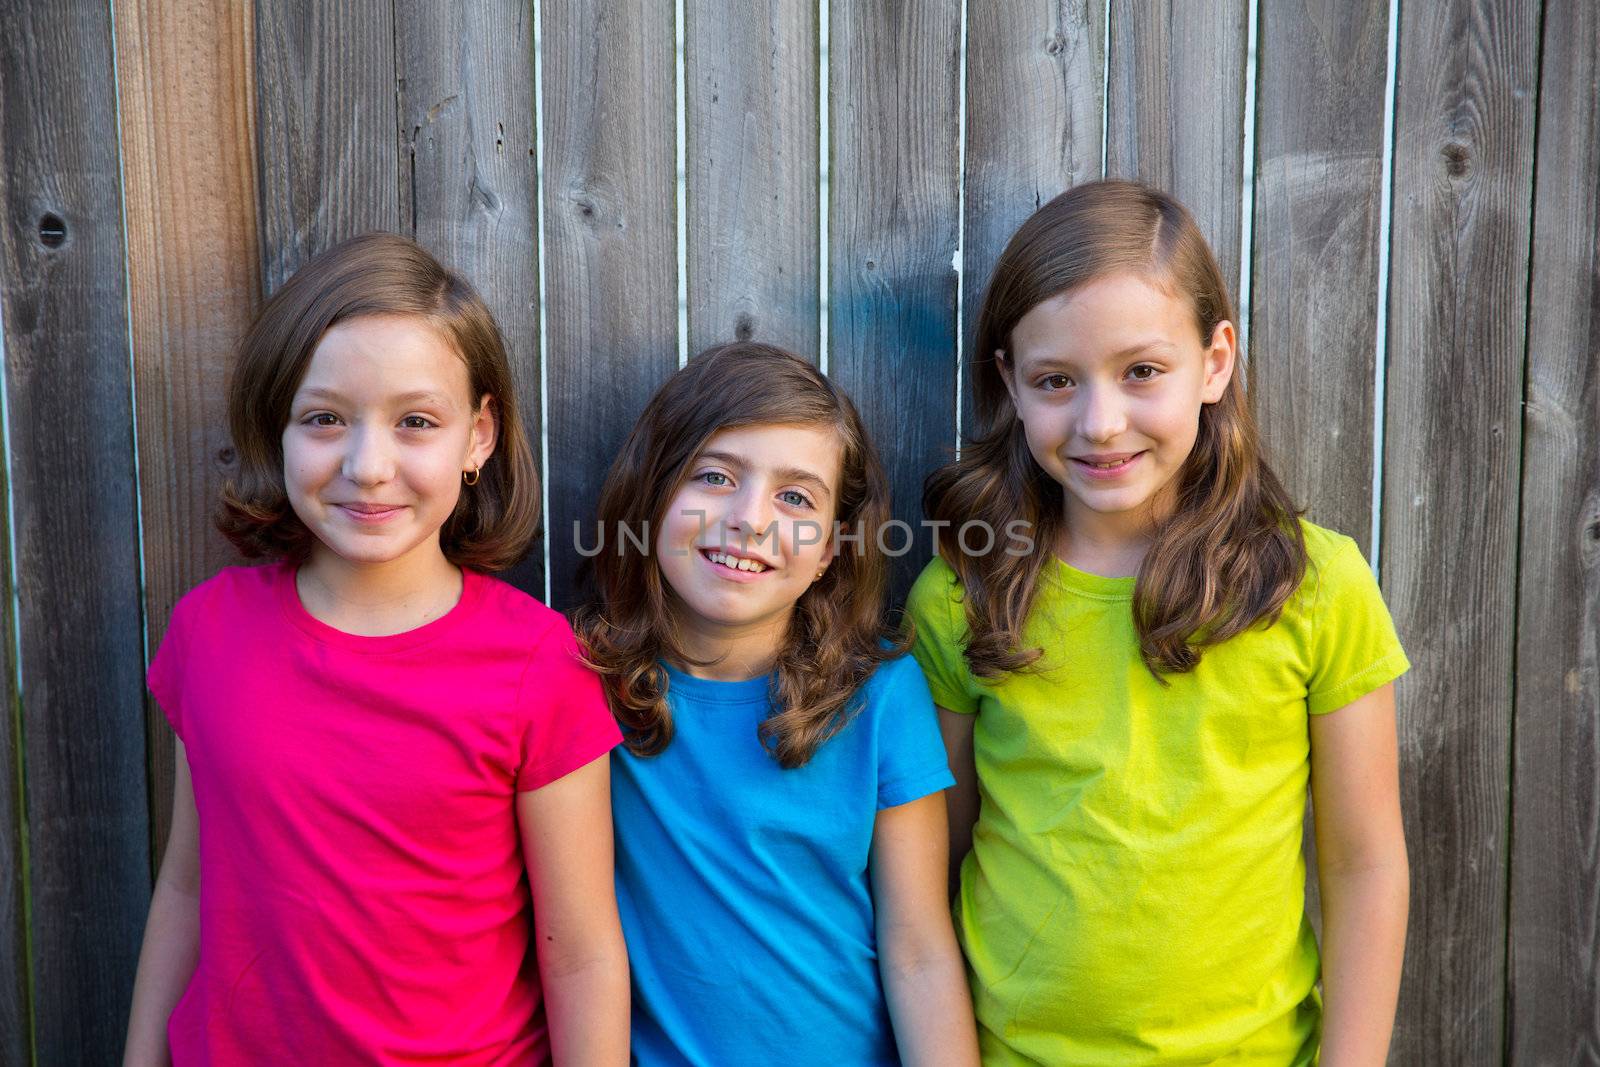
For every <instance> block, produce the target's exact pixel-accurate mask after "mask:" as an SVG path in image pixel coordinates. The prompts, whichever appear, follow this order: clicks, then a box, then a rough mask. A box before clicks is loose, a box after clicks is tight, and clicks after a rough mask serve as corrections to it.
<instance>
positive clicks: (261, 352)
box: [216, 233, 539, 571]
mask: <svg viewBox="0 0 1600 1067" xmlns="http://www.w3.org/2000/svg"><path fill="white" fill-rule="evenodd" d="M366 315H415V316H418V317H419V318H422V319H423V320H425V321H426V322H427V323H428V324H429V325H430V326H431V327H432V328H433V329H434V330H436V331H437V332H438V333H439V335H440V336H441V337H443V338H444V339H445V341H446V342H447V343H448V344H449V345H450V346H451V347H452V348H453V349H454V350H455V352H456V354H457V355H459V356H460V357H461V359H462V361H463V362H464V363H465V364H466V365H467V380H468V383H469V385H470V388H471V395H472V396H473V397H474V398H477V397H480V396H483V395H484V394H488V395H489V397H490V398H491V401H492V403H493V404H494V413H495V422H496V432H497V441H496V444H495V450H494V454H493V455H492V456H490V458H489V459H488V461H486V462H485V463H484V465H483V468H482V470H481V471H480V472H479V477H478V480H477V483H476V484H474V485H471V486H464V487H463V490H462V493H461V499H460V500H459V501H458V502H457V504H456V509H455V512H454V513H453V514H452V515H451V516H450V518H449V519H448V520H447V521H446V522H445V524H444V527H443V529H441V530H440V534H439V546H440V548H441V549H442V550H443V551H444V554H445V558H447V559H448V560H450V562H452V563H454V564H456V565H457V566H460V567H471V568H474V569H476V570H487V571H493V570H501V569H504V568H506V567H509V566H511V565H512V564H514V563H516V562H517V561H518V560H520V559H522V557H523V556H525V555H527V553H528V548H529V546H530V545H531V544H532V543H533V541H534V539H535V538H536V537H537V536H538V533H539V473H538V468H537V467H536V466H535V465H534V461H533V451H532V449H531V448H530V447H529V446H528V437H527V434H526V433H525V432H524V430H523V428H522V421H521V419H519V418H518V416H517V397H516V392H515V389H514V387H513V385H512V381H511V367H510V364H509V362H508V360H507V358H506V347H505V341H504V340H503V339H502V338H501V336H500V329H499V327H498V326H496V325H495V321H494V316H493V315H492V314H491V313H490V311H489V307H488V305H487V304H485V303H484V302H483V298H482V297H480V296H479V295H478V293H477V290H475V289H473V287H472V286H471V285H470V284H468V282H467V281H466V279H464V278H462V277H461V276H460V275H458V274H455V273H454V272H452V271H449V270H446V269H445V268H444V267H442V266H441V265H440V264H439V261H438V260H436V259H434V258H433V256H431V255H429V254H428V253H427V251H425V250H424V249H423V248H422V246H421V245H418V244H417V243H416V242H415V241H411V240H408V239H406V238H404V237H400V236H397V235H395V234H389V233H370V234H366V235H364V236H361V237H354V238H351V239H350V240H348V241H345V242H344V243H342V244H340V245H337V246H336V247H334V248H331V249H329V250H328V251H326V252H323V253H322V254H320V255H318V256H316V257H314V258H313V259H311V260H309V261H308V262H307V263H306V264H305V265H304V266H302V267H301V268H300V269H299V270H297V271H295V273H294V275H293V276H292V277H291V278H290V279H289V280H288V281H287V282H285V283H284V284H283V286H282V287H281V288H280V289H279V290H278V291H277V292H276V293H275V294H273V296H272V299H270V300H268V301H267V304H266V306H265V307H264V308H262V309H261V314H260V315H258V316H257V317H256V320H255V322H254V323H252V324H251V326H250V329H249V330H248V331H247V332H246V333H245V335H244V338H243V339H242V340H241V341H240V342H239V349H238V362H237V365H236V367H235V369H234V374H233V381H232V383H231V385H230V386H229V391H228V424H229V428H230V429H231V431H232V434H233V444H234V448H235V449H236V450H237V452H238V456H239V471H238V474H237V476H235V477H234V478H233V479H232V480H231V481H230V482H229V483H228V484H227V485H226V486H225V487H224V488H223V491H222V506H221V509H220V510H219V512H218V514H217V518H216V523H217V528H218V529H220V530H221V531H222V533H223V534H224V535H225V536H226V537H227V538H228V540H230V541H232V542H233V544H234V546H235V547H236V548H238V550H239V552H240V553H241V554H242V555H244V556H245V557H246V558H248V559H258V558H263V557H265V558H281V559H288V560H291V561H294V562H299V561H301V560H303V559H305V557H306V555H307V554H308V553H309V552H310V551H311V545H312V542H313V535H312V533H311V531H310V530H308V529H307V528H306V525H305V523H303V522H301V521H300V518H299V516H297V515H296V514H295V513H294V509H293V508H292V507H290V505H289V497H288V494H287V492H285V489H284V481H283V429H284V427H285V426H287V425H288V423H289V413H290V407H291V405H292V403H293V400H294V394H295V390H296V389H298V388H299V387H300V381H301V379H302V378H304V377H305V373H306V368H307V366H309V365H310V363H311V356H312V353H313V352H315V351H316V347H317V344H318V343H319V342H320V341H321V340H322V338H323V335H324V334H326V333H327V332H328V331H329V330H330V329H332V328H333V327H334V326H336V325H338V324H339V323H341V322H346V321H349V320H351V319H355V318H360V317H362V316H366Z"/></svg>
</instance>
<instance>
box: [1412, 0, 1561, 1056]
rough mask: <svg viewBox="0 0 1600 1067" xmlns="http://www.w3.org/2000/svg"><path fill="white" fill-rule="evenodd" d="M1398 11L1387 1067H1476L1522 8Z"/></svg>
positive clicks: (1490, 1)
mask: <svg viewBox="0 0 1600 1067" xmlns="http://www.w3.org/2000/svg"><path fill="white" fill-rule="evenodd" d="M1400 14H1401V25H1400V54H1399V68H1398V74H1397V83H1396V113H1395V140H1394V144H1395V148H1394V211H1393V233H1392V245H1391V247H1392V253H1391V255H1392V266H1391V268H1390V275H1389V277H1390V286H1389V346H1388V347H1389V368H1388V378H1387V381H1388V387H1387V394H1386V405H1385V406H1386V415H1385V448H1384V472H1383V479H1384V485H1383V504H1382V507H1383V515H1382V531H1381V536H1382V538H1383V545H1382V560H1383V563H1382V571H1383V584H1384V591H1385V594H1386V596H1387V598H1388V601H1389V605H1390V607H1391V609H1392V610H1393V612H1394V616H1395V622H1396V624H1397V626H1398V628H1399V632H1400V636H1401V639H1402V640H1403V641H1404V642H1405V643H1406V648H1407V651H1408V652H1409V653H1410V655H1411V659H1412V662H1413V663H1414V664H1415V668H1414V670H1413V671H1412V672H1411V673H1410V674H1409V675H1408V676H1406V677H1405V678H1402V679H1401V681H1400V683H1399V685H1398V686H1397V695H1398V701H1399V709H1400V756H1401V798H1402V803H1403V805H1404V808H1405V817H1406V838H1407V843H1408V845H1409V847H1410V852H1411V923H1410V928H1409V930H1408V933H1407V939H1406V970H1405V975H1404V978H1403V979H1402V983H1401V990H1400V1007H1399V1013H1398V1017H1397V1019H1396V1025H1395V1038H1394V1045H1393V1049H1392V1057H1393V1059H1394V1061H1395V1062H1397V1063H1429V1064H1432V1063H1449V1064H1463V1065H1467V1064H1480V1063H1496V1062H1499V1060H1500V1058H1501V1052H1502V1045H1503V1041H1504V1039H1505V1033H1504V1020H1505V992H1506V987H1505V982H1506V968H1505V964H1506V955H1505V946H1506V931H1505V919H1506V866H1507V845H1508V840H1507V821H1508V806H1509V802H1510V795H1509V783H1510V773H1511V759H1510V756H1511V698H1512V692H1511V680H1512V672H1513V655H1514V642H1515V631H1514V629H1513V627H1514V624H1515V611H1516V585H1515V582H1516V574H1515V560H1516V546H1517V484H1518V475H1519V470H1520V465H1521V451H1522V449H1521V441H1522V412H1521V406H1522V385H1523V348H1524V342H1525V333H1524V327H1525V324H1526V307H1527V297H1528V289H1527V277H1528V275H1527V271H1528V235H1529V219H1530V214H1531V212H1530V209H1531V206H1532V205H1531V200H1532V183H1531V179H1532V171H1533V104H1534V92H1535V89H1536V78H1537V72H1536V70H1535V65H1536V60H1535V57H1536V54H1537V49H1538V24H1539V12H1538V9H1537V7H1536V6H1534V5H1529V4H1526V3H1523V2H1521V0H1439V2H1437V3H1429V4H1403V5H1401V8H1400Z"/></svg>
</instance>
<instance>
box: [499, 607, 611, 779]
mask: <svg viewBox="0 0 1600 1067" xmlns="http://www.w3.org/2000/svg"><path fill="white" fill-rule="evenodd" d="M517 703H518V711H519V712H520V713H521V714H523V715H524V716H526V721H525V724H524V733H523V750H522V762H521V766H520V767H519V769H518V771H517V789H518V790H519V791H521V792H526V791H528V790H532V789H538V788H540V787H541V786H545V785H549V784H550V783H551V782H553V781H555V780H556V779H557V778H560V777H563V776H564V775H566V774H569V773H571V772H572V771H575V770H577V769H578V768H579V767H582V766H584V765H586V764H588V763H590V762H592V761H594V760H596V759H599V758H600V757H601V756H603V755H605V754H606V753H607V752H610V751H611V750H612V749H613V748H615V747H616V746H617V743H618V742H620V741H621V740H622V733H621V731H620V730H618V729H617V723H616V720H615V719H613V718H612V717H611V710H610V707H609V706H608V705H607V703H606V696H605V689H604V687H603V686H602V685H601V684H600V678H599V676H598V675H596V674H595V673H594V671H592V670H590V669H589V668H588V667H587V666H585V665H584V662H583V660H582V658H581V656H580V655H579V650H578V640H577V638H576V637H574V636H573V633H572V627H571V626H569V625H568V624H567V621H566V620H565V619H563V618H561V617H559V616H558V617H557V618H556V619H555V620H554V621H553V622H552V623H551V625H550V626H549V628H548V629H547V630H545V632H544V634H543V636H542V637H541V638H540V640H539V643H538V645H537V646H536V647H535V649H534V652H533V657H532V659H531V660H530V661H529V663H528V667H527V670H526V673H525V674H524V675H523V678H522V686H521V689H520V691H519V695H518V698H517Z"/></svg>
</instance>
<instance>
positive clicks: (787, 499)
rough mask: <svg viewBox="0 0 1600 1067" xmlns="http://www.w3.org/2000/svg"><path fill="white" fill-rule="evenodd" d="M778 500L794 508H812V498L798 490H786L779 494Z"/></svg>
mask: <svg viewBox="0 0 1600 1067" xmlns="http://www.w3.org/2000/svg"><path fill="white" fill-rule="evenodd" d="M778 499H780V500H782V501H783V502H784V503H785V504H788V505H789V506H790V507H792V508H809V507H810V506H811V500H810V498H808V497H807V496H806V495H805V494H804V493H802V492H800V491H799V490H798V489H785V490H784V491H783V492H781V493H779V494H778Z"/></svg>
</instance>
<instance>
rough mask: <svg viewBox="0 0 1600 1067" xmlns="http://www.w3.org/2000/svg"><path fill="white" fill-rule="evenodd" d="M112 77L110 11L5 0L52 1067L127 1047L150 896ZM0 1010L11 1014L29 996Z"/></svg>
mask: <svg viewBox="0 0 1600 1067" xmlns="http://www.w3.org/2000/svg"><path fill="white" fill-rule="evenodd" d="M112 70H113V66H112V25H111V10H110V8H109V7H108V6H107V5H106V4H104V3H89V2H83V0H73V2H67V0H63V2H62V3H58V4H52V5H48V6H47V5H40V4H25V3H5V4H0V214H3V217H4V221H5V224H4V226H3V227H0V321H3V322H4V327H5V375H6V391H7V392H6V399H7V415H8V422H9V427H8V430H9V444H10V453H9V460H10V474H11V484H10V488H11V491H12V494H13V501H14V504H13V511H12V514H11V520H12V535H13V537H14V542H13V545H12V547H13V548H14V550H15V559H16V571H15V574H14V582H15V585H14V589H15V592H16V596H17V611H18V629H19V632H18V635H17V636H18V644H19V646H20V660H21V662H20V665H19V668H18V669H19V672H20V677H21V694H20V696H21V700H20V710H21V716H22V722H21V730H20V733H21V740H22V753H21V760H20V763H21V765H22V767H23V769H24V770H23V773H24V788H23V791H22V803H23V806H24V809H25V819H26V826H27V833H28V835H29V836H28V839H27V842H26V845H27V849H28V852H27V859H28V869H27V880H28V887H27V888H28V900H29V914H28V922H29V930H28V935H29V939H30V941H31V949H32V975H31V987H32V990H33V991H34V1000H33V1024H34V1039H35V1045H34V1049H33V1052H34V1055H35V1056H36V1057H37V1062H38V1063H41V1064H57V1063H71V1064H80V1063H81V1064H95V1063H113V1062H116V1061H117V1060H118V1059H119V1050H120V1049H121V1043H122V1035H123V1030H124V1027H125V1025H126V1022H127V1009H128V1002H129V993H130V990H131V989H132V985H133V972H134V967H135V964H136V962H137V958H138V952H139V937H140V932H141V930H142V929H143V922H144V913H145V905H146V902H147V901H148V900H149V892H150V866H149V864H150V859H149V852H148V849H149V835H150V827H149V820H148V818H147V811H146V803H147V798H146V778H145V763H144V755H145V754H144V745H145V742H144V704H143V699H142V693H143V680H142V676H143V668H144V659H143V618H142V613H141V605H140V592H139V547H138V540H137V527H138V516H137V514H136V513H135V506H136V504H135V483H134V456H133V435H132V432H131V430H130V427H131V426H132V421H133V412H132V408H131V402H130V398H131V395H132V389H131V384H130V381H129V369H128V320H127V316H126V310H125V309H126V290H125V288H124V285H123V233H122V198H121V193H120V190H119V188H118V165H117V129H116V124H115V116H116V107H117V101H116V83H115V80H114V79H113V76H112ZM6 728H7V729H11V728H12V726H11V724H10V723H8V724H7V727H6ZM15 766H16V764H11V765H9V766H8V767H7V769H6V777H7V779H8V783H7V784H8V786H10V787H13V788H14V786H15V783H14V782H12V781H9V779H10V773H11V769H12V768H13V767H15ZM8 880H9V879H8ZM12 907H13V909H14V902H13V905H12ZM7 929H8V931H11V930H14V927H11V926H9V925H8V927H7ZM5 941H7V942H10V941H13V938H12V937H11V936H10V935H9V933H8V934H7V935H6V936H5ZM13 962H14V961H13ZM8 967H9V965H8ZM0 1001H3V1002H5V1003H7V1004H8V1005H9V1006H8V1007H6V1008H4V1009H0V1013H3V1016H4V1017H9V1018H14V1017H15V1014H16V1012H17V1003H16V1000H15V994H14V993H13V992H9V991H8V992H4V993H0ZM13 1027H14V1024H12V1023H8V1024H7V1031H8V1033H7V1036H6V1037H5V1038H4V1040H5V1043H6V1045H7V1046H9V1051H8V1054H10V1053H14V1052H15V1048H16V1044H17V1041H16V1034H15V1033H14V1032H13ZM14 1062H15V1061H14Z"/></svg>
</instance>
